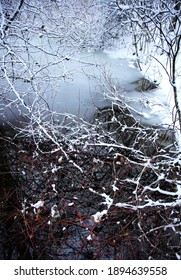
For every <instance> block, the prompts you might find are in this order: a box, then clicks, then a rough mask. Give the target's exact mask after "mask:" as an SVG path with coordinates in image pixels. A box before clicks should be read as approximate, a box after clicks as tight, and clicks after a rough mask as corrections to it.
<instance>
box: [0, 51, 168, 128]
mask: <svg viewBox="0 0 181 280" xmlns="http://www.w3.org/2000/svg"><path fill="white" fill-rule="evenodd" d="M30 53H31V58H30V56H29V55H28V54H27V53H24V54H21V56H20V54H19V56H18V61H19V62H20V63H19V64H20V66H19V65H18V63H15V64H14V65H13V67H14V70H12V69H9V73H8V75H7V76H8V79H7V80H5V79H2V80H1V91H2V100H1V107H0V109H1V123H2V122H3V123H5V122H6V120H7V119H8V121H10V122H11V123H13V124H16V125H18V123H19V121H24V120H26V119H31V118H32V116H33V115H36V116H40V115H47V112H51V111H55V112H56V113H59V114H61V116H60V119H61V118H62V115H64V114H65V115H68V114H71V115H73V116H74V117H76V118H83V119H84V120H86V121H91V119H92V118H93V116H94V113H95V112H96V109H97V108H103V107H105V106H111V104H112V102H113V103H117V102H118V103H119V102H120V101H122V100H123V101H124V102H125V103H126V104H127V105H128V106H129V108H132V109H133V113H134V114H135V116H136V117H137V118H138V119H139V121H140V122H142V123H146V124H161V123H164V121H163V120H162V119H161V118H160V117H159V116H160V108H163V107H162V104H160V103H159V102H160V101H159V99H158V95H159V94H160V93H159V94H158V90H157V91H151V92H145V93H141V92H138V91H136V89H135V88H136V84H135V83H134V82H135V81H137V80H139V79H140V78H142V77H143V75H142V73H141V72H140V71H139V70H138V68H137V67H136V63H135V61H134V60H133V59H125V58H121V57H117V56H113V54H114V52H112V53H105V52H93V53H89V52H82V53H70V54H68V55H64V56H62V57H60V58H57V57H52V56H49V55H47V54H46V53H44V52H40V51H36V52H35V51H34V52H33V51H31V52H30ZM3 59H4V61H5V64H7V63H8V59H9V58H8V56H4V57H3ZM24 61H26V65H27V66H29V68H28V70H27V69H26V67H24V68H23V69H22V63H24ZM11 71H12V72H13V73H11ZM16 75H17V76H16ZM12 76H13V77H12ZM7 105H8V106H7ZM45 112H46V113H45ZM25 114H26V117H23V115H25ZM162 117H163V114H162Z"/></svg>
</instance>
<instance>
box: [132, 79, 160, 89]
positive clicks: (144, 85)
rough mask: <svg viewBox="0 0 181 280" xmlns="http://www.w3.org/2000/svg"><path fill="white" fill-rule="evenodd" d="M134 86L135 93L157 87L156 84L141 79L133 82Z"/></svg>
mask: <svg viewBox="0 0 181 280" xmlns="http://www.w3.org/2000/svg"><path fill="white" fill-rule="evenodd" d="M134 84H136V90H137V91H150V90H153V89H156V88H157V87H158V84H156V83H155V82H152V81H150V80H148V79H146V78H141V79H140V80H137V81H136V82H134Z"/></svg>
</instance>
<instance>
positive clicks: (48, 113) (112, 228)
mask: <svg viewBox="0 0 181 280" xmlns="http://www.w3.org/2000/svg"><path fill="white" fill-rule="evenodd" d="M179 13H180V5H179V1H176V2H173V1H131V0H130V1H106V0H105V1H98V0H97V1H96V0H87V1H81V0H79V1H76V0H71V1H68V0H64V1H60V0H54V1H51V0H46V1H37V0H32V1H26V0H19V1H5V0H1V2H0V16H1V19H0V20H1V21H0V22H1V23H0V33H1V41H0V53H1V58H0V63H1V72H0V88H1V93H0V100H1V105H0V106H1V107H0V112H1V120H2V123H3V122H4V123H5V124H6V125H7V124H9V126H10V127H13V128H14V130H13V133H12V132H9V130H8V129H9V128H8V129H7V128H6V127H5V126H2V125H1V138H0V141H1V145H0V148H1V154H2V157H1V166H2V170H3V171H2V174H9V178H11V184H10V183H9V182H10V179H8V178H7V177H6V176H4V177H3V180H4V183H3V195H2V197H3V198H2V203H1V207H2V209H1V210H2V211H1V213H2V219H1V222H0V223H1V228H2V229H1V232H2V235H3V236H4V237H3V238H4V239H5V241H4V243H5V242H8V243H9V247H8V248H7V247H5V246H4V245H2V246H4V247H3V248H4V249H3V252H2V254H3V257H4V258H5V259H8V258H15V259H23V258H31V259H41V258H42V259H45V258H46V259H169V258H170V259H180V258H181V253H180V226H181V222H180V204H181V178H180V160H181V159H180V151H179V149H178V145H177V142H176V141H175V137H174V131H173V129H172V128H171V129H170V128H168V127H166V128H165V127H161V128H160V127H153V126H146V125H144V124H142V123H140V122H139V120H138V119H136V118H135V115H134V108H133V107H132V106H131V105H130V103H129V102H125V100H126V101H127V99H126V93H125V92H123V91H124V90H123V89H122V88H121V87H120V86H119V85H117V83H116V82H115V80H114V79H113V77H112V76H111V75H110V71H109V69H107V67H106V64H105V65H102V64H97V63H95V62H90V61H88V59H87V60H85V59H82V57H81V56H80V52H81V54H82V53H83V51H84V50H86V51H89V52H90V51H95V50H97V51H98V50H99V51H101V50H102V49H105V48H109V47H114V46H115V43H117V42H118V41H119V42H123V41H124V43H125V44H126V42H127V43H129V40H128V39H130V37H131V38H132V39H133V44H134V53H135V56H136V60H137V63H138V65H139V67H140V69H142V66H143V65H144V62H145V59H147V60H148V59H150V58H152V59H154V60H156V61H157V62H158V63H159V64H162V67H163V69H164V70H165V72H166V73H167V75H168V78H169V81H170V84H171V86H172V88H173V95H174V101H175V104H174V105H175V112H174V113H173V116H174V125H175V126H177V123H178V124H179V125H180V110H179V104H178V90H179V89H178V87H177V81H176V75H177V69H176V67H177V58H178V55H179V46H180V33H179V32H180V14H179ZM165 19H166V20H165ZM122 45H123V44H122ZM150 48H151V49H150ZM150 50H154V52H152V53H151V51H150ZM157 53H159V54H160V55H161V54H163V55H165V56H166V58H167V60H166V64H164V63H165V61H164V62H162V61H161V60H159V58H158V56H157V55H156V54H157ZM72 61H74V62H76V63H78V65H81V67H80V68H77V67H74V68H73V69H72V68H71V67H70V63H71V62H72ZM90 64H91V66H94V69H96V71H93V72H87V71H86V69H87V67H89V66H90ZM76 65H77V64H76ZM79 71H80V72H81V75H82V74H84V76H81V77H83V78H82V80H83V81H84V79H85V77H86V78H88V80H89V81H90V83H92V82H93V85H94V86H95V93H97V92H98V93H101V96H102V97H103V100H104V101H106V102H107V101H109V102H108V103H105V104H106V106H105V107H103V108H96V112H95V114H94V116H93V118H92V119H91V121H87V120H86V119H85V118H83V117H78V116H77V115H74V114H69V113H67V112H66V110H65V111H64V112H56V111H55V110H53V105H54V103H56V102H57V99H56V96H57V94H58V93H59V91H60V89H61V86H62V84H68V85H71V83H72V80H73V77H74V76H75V77H76V75H75V74H77V72H78V73H79ZM67 89H68V87H67ZM67 95H68V93H67ZM95 96H96V95H95ZM124 96H125V97H124ZM145 103H146V101H145ZM80 108H81V107H80ZM14 182H15V183H14ZM6 183H8V185H9V186H10V185H11V186H10V189H7V188H6V187H5V185H6ZM14 185H16V186H17V187H14ZM22 236H23V237H24V238H22ZM22 240H23V242H22ZM24 240H26V242H24ZM1 243H2V244H4V243H3V242H2V240H1Z"/></svg>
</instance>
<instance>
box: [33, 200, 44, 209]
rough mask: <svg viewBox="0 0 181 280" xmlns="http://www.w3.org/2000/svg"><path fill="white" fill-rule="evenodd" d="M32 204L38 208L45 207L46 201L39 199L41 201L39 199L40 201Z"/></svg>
mask: <svg viewBox="0 0 181 280" xmlns="http://www.w3.org/2000/svg"><path fill="white" fill-rule="evenodd" d="M31 206H32V207H33V208H36V209H38V208H40V207H43V206H44V201H43V200H39V201H38V202H36V203H35V204H31Z"/></svg>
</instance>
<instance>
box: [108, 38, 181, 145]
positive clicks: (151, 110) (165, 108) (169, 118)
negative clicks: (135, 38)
mask: <svg viewBox="0 0 181 280" xmlns="http://www.w3.org/2000/svg"><path fill="white" fill-rule="evenodd" d="M125 42H127V45H130V46H131V38H127V39H125ZM152 49H153V50H154V46H150V50H149V53H153V52H152V51H151V50H152ZM107 53H108V54H109V55H110V56H111V57H114V58H123V57H124V58H127V59H129V61H130V66H132V67H138V65H137V62H136V58H135V55H133V54H134V49H133V48H128V47H126V45H123V44H122V43H121V44H118V45H117V48H116V49H114V50H108V51H107ZM154 56H155V58H156V59H154V58H151V59H148V55H145V56H140V57H141V59H142V61H143V63H141V67H142V73H143V75H144V76H145V77H146V78H148V79H150V80H151V81H154V82H156V83H158V85H159V86H158V89H155V90H152V91H150V92H146V93H141V94H140V95H138V98H137V102H138V103H139V102H141V103H142V107H141V106H138V111H139V114H140V121H144V120H145V122H146V123H148V124H153V125H163V126H165V127H171V126H172V125H173V108H174V98H173V90H172V87H171V84H170V81H169V77H168V76H167V74H166V72H165V70H164V68H163V66H162V65H167V57H166V56H165V55H164V54H162V55H160V54H155V55H154ZM157 60H158V61H159V62H158V61H157ZM180 77H181V58H180V56H179V57H178V59H177V80H176V84H177V88H178V90H179V96H178V98H179V104H180V107H181V79H180ZM135 96H136V95H135ZM133 102H136V100H134V101H133ZM141 108H142V110H141ZM142 117H143V120H142ZM176 137H177V142H178V144H179V147H180V148H181V139H180V135H177V133H176Z"/></svg>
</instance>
